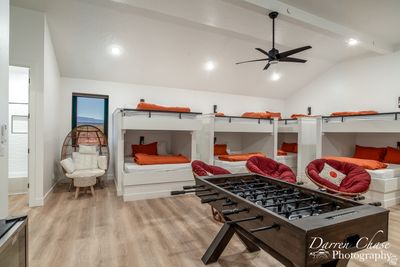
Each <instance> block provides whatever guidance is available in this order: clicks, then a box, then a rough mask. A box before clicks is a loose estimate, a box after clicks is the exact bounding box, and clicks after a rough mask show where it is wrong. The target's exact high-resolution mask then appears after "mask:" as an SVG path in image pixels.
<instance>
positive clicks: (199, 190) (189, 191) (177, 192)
mask: <svg viewBox="0 0 400 267" xmlns="http://www.w3.org/2000/svg"><path fill="white" fill-rule="evenodd" d="M210 190H211V189H210V188H205V189H189V190H177V191H171V195H172V196H174V195H184V194H187V193H197V192H205V191H210Z"/></svg>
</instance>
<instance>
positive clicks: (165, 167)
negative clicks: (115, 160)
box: [124, 157, 192, 173]
mask: <svg viewBox="0 0 400 267" xmlns="http://www.w3.org/2000/svg"><path fill="white" fill-rule="evenodd" d="M188 168H189V169H190V168H192V166H191V163H177V164H153V165H139V164H136V163H135V162H134V161H133V158H132V157H127V158H125V163H124V170H125V172H127V173H132V172H142V171H143V172H145V171H175V170H182V169H188Z"/></svg>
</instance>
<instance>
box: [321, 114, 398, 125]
mask: <svg viewBox="0 0 400 267" xmlns="http://www.w3.org/2000/svg"><path fill="white" fill-rule="evenodd" d="M399 115H400V112H383V113H377V114H356V115H343V116H322V119H323V122H325V123H329V122H330V121H338V120H339V121H340V122H344V121H345V119H347V118H350V119H357V118H359V119H363V120H376V119H382V117H385V118H387V119H391V120H396V121H397V120H398V119H399Z"/></svg>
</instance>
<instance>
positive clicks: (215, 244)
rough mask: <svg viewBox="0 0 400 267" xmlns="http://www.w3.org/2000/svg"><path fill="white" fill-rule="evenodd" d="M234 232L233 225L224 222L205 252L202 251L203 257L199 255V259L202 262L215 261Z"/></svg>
mask: <svg viewBox="0 0 400 267" xmlns="http://www.w3.org/2000/svg"><path fill="white" fill-rule="evenodd" d="M234 233H235V228H234V226H233V225H230V224H227V223H224V226H222V228H221V230H219V232H218V234H217V236H216V237H215V238H214V240H213V241H212V243H211V245H210V246H209V247H208V249H207V251H206V253H204V255H203V257H201V261H202V262H203V263H204V264H210V263H213V262H216V261H217V260H218V258H219V256H221V254H222V252H223V251H224V249H225V247H226V246H227V245H228V243H229V241H230V240H231V239H232V236H233V234H234Z"/></svg>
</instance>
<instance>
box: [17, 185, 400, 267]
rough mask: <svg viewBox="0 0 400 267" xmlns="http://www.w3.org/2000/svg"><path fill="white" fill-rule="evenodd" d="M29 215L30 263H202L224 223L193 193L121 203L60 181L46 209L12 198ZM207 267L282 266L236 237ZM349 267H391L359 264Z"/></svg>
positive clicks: (396, 218)
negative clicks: (79, 191) (249, 249)
mask: <svg viewBox="0 0 400 267" xmlns="http://www.w3.org/2000/svg"><path fill="white" fill-rule="evenodd" d="M23 212H28V213H29V235H30V236H29V253H30V254H29V256H30V257H29V258H30V266H31V267H36V266H38V267H39V266H40V267H46V266H52V267H53V266H57V267H61V266H75V267H78V266H79V267H80V266H82V267H89V266H96V267H97V266H107V267H110V266H133V267H163V266H166V267H175V266H176V267H179V266H182V267H192V266H194V267H196V266H204V265H203V264H202V262H201V261H200V258H201V256H202V255H203V253H204V251H205V250H206V249H207V247H208V246H209V244H210V242H211V241H212V239H213V238H214V236H215V235H216V233H217V232H218V230H219V228H220V227H221V225H220V224H218V223H216V222H214V221H213V220H212V219H211V214H210V209H209V206H208V205H201V204H200V202H199V201H198V199H197V198H196V197H194V196H180V197H174V198H164V199H154V200H145V201H135V202H126V203H125V202H123V201H122V199H120V198H117V197H116V193H115V187H114V186H113V185H112V184H108V185H107V187H105V188H104V189H99V188H96V195H95V197H91V196H90V194H87V195H84V194H82V195H81V196H80V197H79V198H78V199H74V194H73V192H68V186H67V185H64V184H60V185H57V186H56V188H55V190H54V192H53V193H51V194H50V196H49V198H48V200H47V201H46V204H45V206H44V207H40V208H32V209H29V208H27V206H26V196H23V195H22V196H12V197H10V214H20V213H23ZM389 235H390V242H391V248H390V251H391V252H392V253H394V254H395V255H397V257H399V263H398V264H399V265H400V206H396V207H394V208H392V209H391V214H390V232H389ZM209 266H213V267H214V266H230V267H232V266H233V267H235V266H237V267H239V266H240V267H242V266H269V267H274V266H282V265H281V264H280V263H279V262H277V261H276V260H275V259H273V258H272V257H271V256H269V255H268V254H267V253H265V252H263V251H261V252H257V253H247V252H246V251H245V249H244V247H243V245H242V244H241V243H240V241H239V240H238V239H237V238H236V237H235V239H234V240H233V242H231V243H230V244H229V245H228V248H227V250H226V251H225V252H224V253H223V254H222V257H221V258H220V260H219V261H218V263H215V264H211V265H209ZM349 266H353V267H354V266H388V265H387V264H385V263H383V262H382V261H381V262H378V263H374V262H371V261H368V262H364V263H361V262H358V261H354V260H352V261H351V262H350V264H349Z"/></svg>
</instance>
